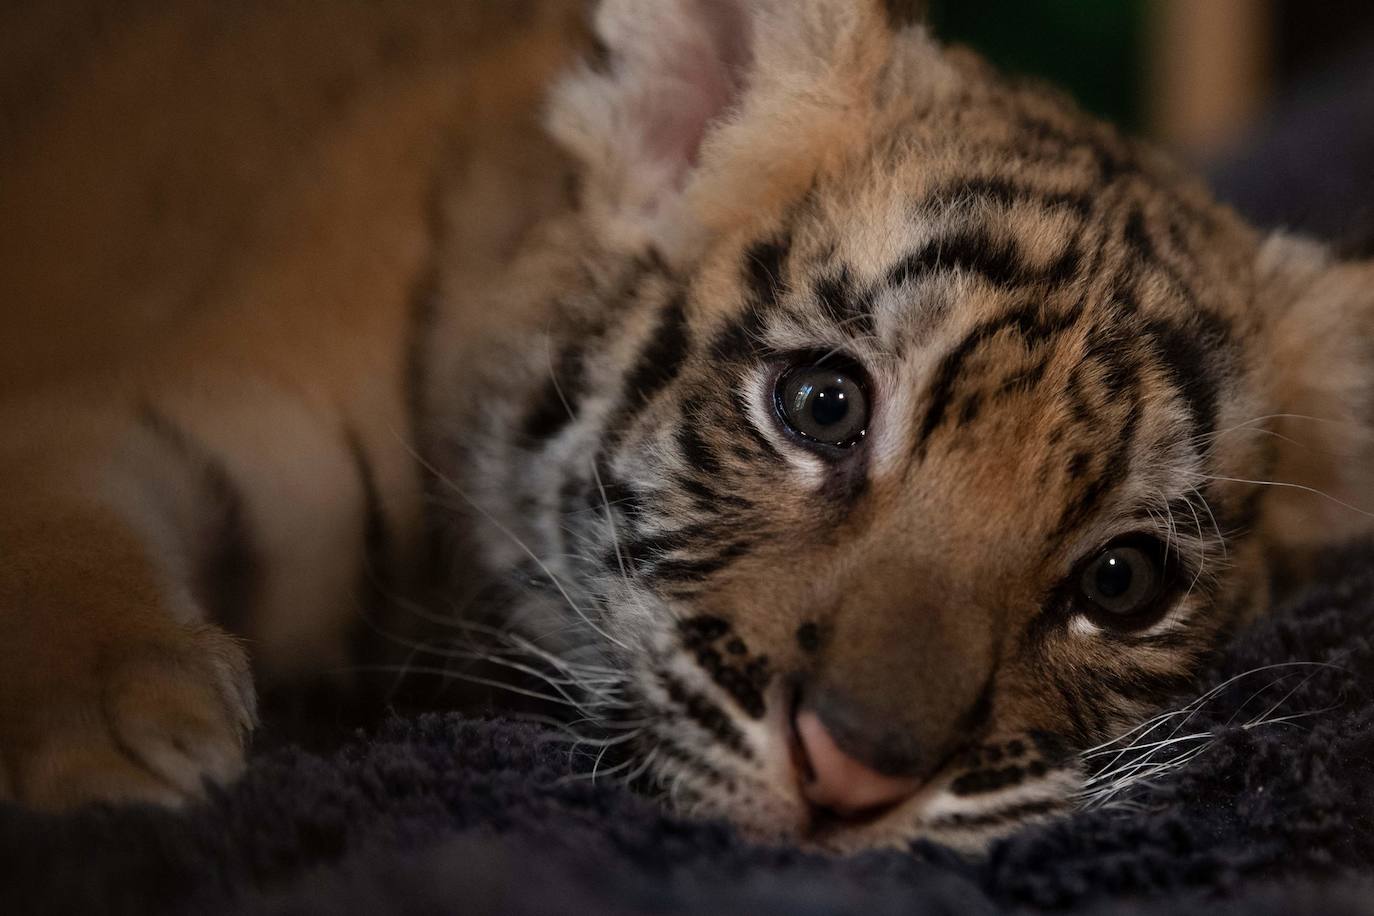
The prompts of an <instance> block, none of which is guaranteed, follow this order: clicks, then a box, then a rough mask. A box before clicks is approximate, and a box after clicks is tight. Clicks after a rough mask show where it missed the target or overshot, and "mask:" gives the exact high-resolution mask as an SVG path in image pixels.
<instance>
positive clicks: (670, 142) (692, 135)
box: [635, 0, 750, 187]
mask: <svg viewBox="0 0 1374 916" xmlns="http://www.w3.org/2000/svg"><path fill="white" fill-rule="evenodd" d="M748 2H749V0H687V2H685V3H684V4H683V5H684V7H685V8H686V9H687V10H690V15H691V17H692V19H693V20H694V23H695V24H696V25H697V26H699V28H698V29H697V30H695V31H696V34H694V35H692V36H691V37H687V36H675V37H676V38H678V40H677V41H675V42H673V44H672V46H671V48H670V49H669V50H668V53H666V54H664V55H663V57H662V58H661V60H660V66H661V67H662V70H661V71H660V72H659V73H657V74H655V75H654V84H655V87H656V90H657V91H653V92H649V93H646V94H645V95H644V96H643V97H642V98H641V104H642V105H644V106H645V109H646V110H642V111H638V112H636V113H635V114H636V117H637V118H638V119H639V122H640V123H641V124H643V125H644V126H645V129H644V137H645V152H647V153H648V154H649V155H650V156H651V157H652V158H653V159H655V160H656V161H659V162H663V163H666V164H668V165H669V167H670V173H671V175H672V179H673V183H674V186H676V187H681V186H682V185H683V184H684V183H685V181H686V176H687V173H688V171H689V170H690V169H691V167H692V166H693V165H695V164H696V161H697V158H698V156H699V155H700V153H701V144H702V141H703V139H704V138H705V136H706V129H707V128H708V127H709V126H710V124H711V122H712V121H714V120H715V119H717V118H719V117H720V116H721V115H722V114H724V113H725V112H726V111H728V110H729V109H730V107H731V106H732V105H734V103H735V101H736V99H737V98H738V97H739V93H740V90H741V89H742V87H743V83H744V73H745V69H746V67H747V66H748V64H749V58H750V44H749V41H750V35H749V32H750V22H749V14H748V13H747V12H746V10H745V7H746V6H747V4H748ZM666 40H668V41H670V42H671V41H673V39H672V38H667V39H666Z"/></svg>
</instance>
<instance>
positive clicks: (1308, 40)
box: [929, 0, 1374, 154]
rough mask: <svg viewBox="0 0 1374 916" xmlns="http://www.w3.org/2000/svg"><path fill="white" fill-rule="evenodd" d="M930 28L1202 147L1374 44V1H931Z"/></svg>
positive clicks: (1104, 110)
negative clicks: (1344, 59) (1302, 84)
mask: <svg viewBox="0 0 1374 916" xmlns="http://www.w3.org/2000/svg"><path fill="white" fill-rule="evenodd" d="M929 8H930V18H931V21H932V23H933V24H934V27H935V31H936V34H938V35H941V36H942V37H944V38H946V39H948V40H957V41H962V42H966V43H968V44H971V45H973V46H974V47H976V48H978V49H979V50H981V51H982V52H983V53H984V54H987V55H988V56H989V57H991V58H993V59H994V60H996V61H997V62H998V63H999V64H1000V65H1002V66H1003V67H1004V68H1006V69H1008V70H1012V71H1017V72H1022V73H1030V74H1036V75H1039V76H1043V77H1045V78H1047V79H1049V80H1051V81H1053V82H1055V83H1058V84H1060V85H1062V86H1064V87H1066V88H1068V89H1069V90H1071V91H1072V92H1073V94H1074V95H1075V96H1076V97H1077V98H1078V100H1079V101H1080V102H1081V103H1082V104H1083V105H1085V106H1086V107H1088V108H1090V109H1092V110H1093V111H1096V112H1098V113H1099V114H1102V115H1106V116H1107V117H1110V118H1112V119H1113V120H1115V121H1117V122H1118V123H1120V124H1122V125H1124V126H1126V127H1128V128H1130V129H1132V130H1135V131H1142V132H1146V133H1149V134H1152V135H1154V136H1156V137H1158V138H1159V139H1162V140H1165V141H1166V142H1171V143H1174V144H1175V145H1177V146H1179V147H1180V148H1181V149H1183V150H1184V151H1185V152H1192V153H1197V154H1205V153H1208V152H1213V151H1216V150H1219V149H1221V148H1224V146H1225V145H1226V144H1228V143H1229V142H1234V141H1235V140H1236V139H1238V137H1239V135H1240V134H1242V133H1243V132H1244V130H1245V129H1246V128H1247V127H1250V126H1252V124H1253V121H1254V120H1255V119H1256V118H1259V117H1262V115H1263V113H1264V112H1265V111H1266V110H1267V108H1268V107H1269V105H1270V104H1272V103H1273V102H1274V101H1275V100H1276V99H1280V98H1282V97H1283V96H1284V94H1285V93H1286V92H1288V91H1291V90H1292V89H1293V87H1295V86H1298V85H1300V84H1301V83H1302V82H1303V81H1305V80H1309V79H1313V78H1317V77H1319V76H1320V75H1321V74H1322V72H1323V71H1325V70H1329V69H1330V68H1331V67H1333V66H1339V64H1340V62H1341V60H1342V59H1343V58H1348V57H1350V56H1351V55H1355V54H1359V53H1360V52H1361V51H1362V50H1363V49H1364V48H1365V47H1367V46H1368V45H1370V44H1371V43H1374V3H1369V2H1353V3H1344V2H1341V3H1331V2H1312V0H1306V2H1298V0H977V2H971V0H930V4H929Z"/></svg>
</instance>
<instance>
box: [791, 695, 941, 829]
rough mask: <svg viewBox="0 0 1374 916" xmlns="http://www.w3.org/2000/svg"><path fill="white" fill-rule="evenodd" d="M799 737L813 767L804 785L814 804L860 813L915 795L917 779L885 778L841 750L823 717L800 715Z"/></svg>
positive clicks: (807, 711) (808, 797) (806, 795)
mask: <svg viewBox="0 0 1374 916" xmlns="http://www.w3.org/2000/svg"><path fill="white" fill-rule="evenodd" d="M797 736H798V738H800V739H801V746H802V752H803V753H804V754H805V756H806V759H807V762H808V763H809V764H810V765H811V773H812V778H811V780H810V781H808V782H806V783H805V784H804V785H803V786H802V794H803V795H804V796H805V797H806V800H807V801H809V802H810V803H811V804H813V805H816V806H817V807H821V808H829V809H831V810H832V811H834V812H835V813H837V814H843V815H849V814H859V813H861V812H863V811H866V810H868V809H870V808H878V807H883V806H887V805H892V804H896V803H897V802H899V801H901V800H902V799H904V798H908V797H910V796H911V795H912V794H914V793H915V791H916V789H917V788H918V786H919V785H920V783H919V781H917V780H916V779H909V778H901V777H895V776H884V775H883V774H882V773H878V772H875V771H874V770H871V769H869V768H868V767H866V766H864V765H863V764H862V763H860V762H859V761H857V760H855V759H854V758H853V757H850V756H849V755H848V754H846V753H845V752H844V751H842V750H840V747H839V745H837V744H836V743H835V739H834V738H832V737H830V732H828V731H826V728H825V726H824V725H823V724H822V723H821V720H820V717H819V716H817V715H816V714H815V713H813V712H810V711H809V710H803V711H801V712H800V713H798V714H797Z"/></svg>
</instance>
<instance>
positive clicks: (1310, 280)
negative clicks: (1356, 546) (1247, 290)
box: [1255, 235, 1374, 562]
mask: <svg viewBox="0 0 1374 916" xmlns="http://www.w3.org/2000/svg"><path fill="white" fill-rule="evenodd" d="M1258 290H1259V295H1260V296H1261V297H1262V301H1263V305H1264V313H1265V316H1266V319H1267V322H1266V324H1267V327H1266V330H1265V332H1264V337H1263V343H1264V346H1263V348H1262V351H1261V352H1260V353H1259V354H1257V358H1258V359H1259V360H1260V365H1258V366H1256V367H1255V371H1256V372H1257V373H1258V375H1259V376H1260V377H1263V378H1266V379H1268V380H1269V386H1270V387H1269V392H1268V401H1269V404H1268V406H1269V409H1270V410H1272V412H1273V413H1274V414H1275V416H1274V417H1273V418H1272V423H1269V424H1266V425H1267V427H1268V428H1269V429H1271V430H1273V431H1274V432H1275V433H1277V436H1276V437H1274V438H1273V445H1274V449H1275V451H1274V461H1273V466H1272V470H1271V471H1269V476H1268V477H1266V480H1268V481H1272V482H1274V483H1275V484H1277V485H1276V486H1269V487H1266V488H1265V490H1266V492H1265V493H1264V496H1263V506H1264V509H1263V512H1262V515H1261V519H1262V521H1261V524H1262V526H1263V533H1264V534H1265V536H1266V538H1267V540H1268V541H1269V542H1270V543H1271V544H1272V545H1273V546H1274V547H1275V548H1276V549H1277V551H1278V552H1279V553H1281V554H1289V555H1292V556H1293V557H1294V558H1296V559H1297V560H1298V561H1299V562H1301V558H1302V556H1303V555H1304V554H1306V553H1308V552H1309V551H1310V550H1312V549H1315V548H1319V547H1321V546H1323V545H1326V544H1332V543H1335V542H1337V541H1340V540H1344V539H1346V538H1349V537H1352V536H1354V535H1357V534H1364V533H1368V532H1371V531H1374V514H1371V513H1374V261H1360V262H1349V261H1338V260H1335V259H1334V258H1333V257H1332V256H1331V255H1330V254H1329V252H1328V251H1327V249H1326V248H1325V247H1323V246H1320V245H1317V244H1315V243H1312V242H1308V241H1304V240H1300V239H1296V238H1292V237H1287V236H1282V235H1278V236H1274V237H1272V238H1271V239H1269V240H1268V241H1267V242H1266V243H1265V245H1264V247H1263V248H1262V250H1261V253H1260V261H1259V286H1258Z"/></svg>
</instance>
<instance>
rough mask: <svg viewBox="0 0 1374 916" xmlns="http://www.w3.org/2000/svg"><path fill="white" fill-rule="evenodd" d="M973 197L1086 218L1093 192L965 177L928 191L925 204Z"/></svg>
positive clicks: (1090, 207) (990, 178) (1005, 204)
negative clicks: (1052, 188)
mask: <svg viewBox="0 0 1374 916" xmlns="http://www.w3.org/2000/svg"><path fill="white" fill-rule="evenodd" d="M966 199H974V200H979V201H991V202H993V203H996V204H999V205H1000V206H1003V207H1011V206H1013V205H1015V204H1030V205H1032V206H1036V207H1040V208H1042V209H1045V210H1057V209H1067V210H1071V211H1073V212H1074V213H1076V214H1078V215H1079V216H1081V217H1087V216H1088V215H1089V214H1090V213H1091V212H1092V208H1093V195H1091V194H1089V193H1087V192H1084V191H1047V190H1043V189H1041V188H1034V187H1031V186H1030V185H1027V184H1022V183H1019V182H1015V181H1012V180H1011V179H1009V178H993V177H985V178H965V179H960V180H958V181H953V182H950V183H949V184H947V185H945V186H943V187H941V188H939V189H937V190H936V191H934V192H932V193H930V194H929V195H927V196H926V198H925V205H926V206H931V205H932V204H936V203H941V202H949V201H962V200H966Z"/></svg>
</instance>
